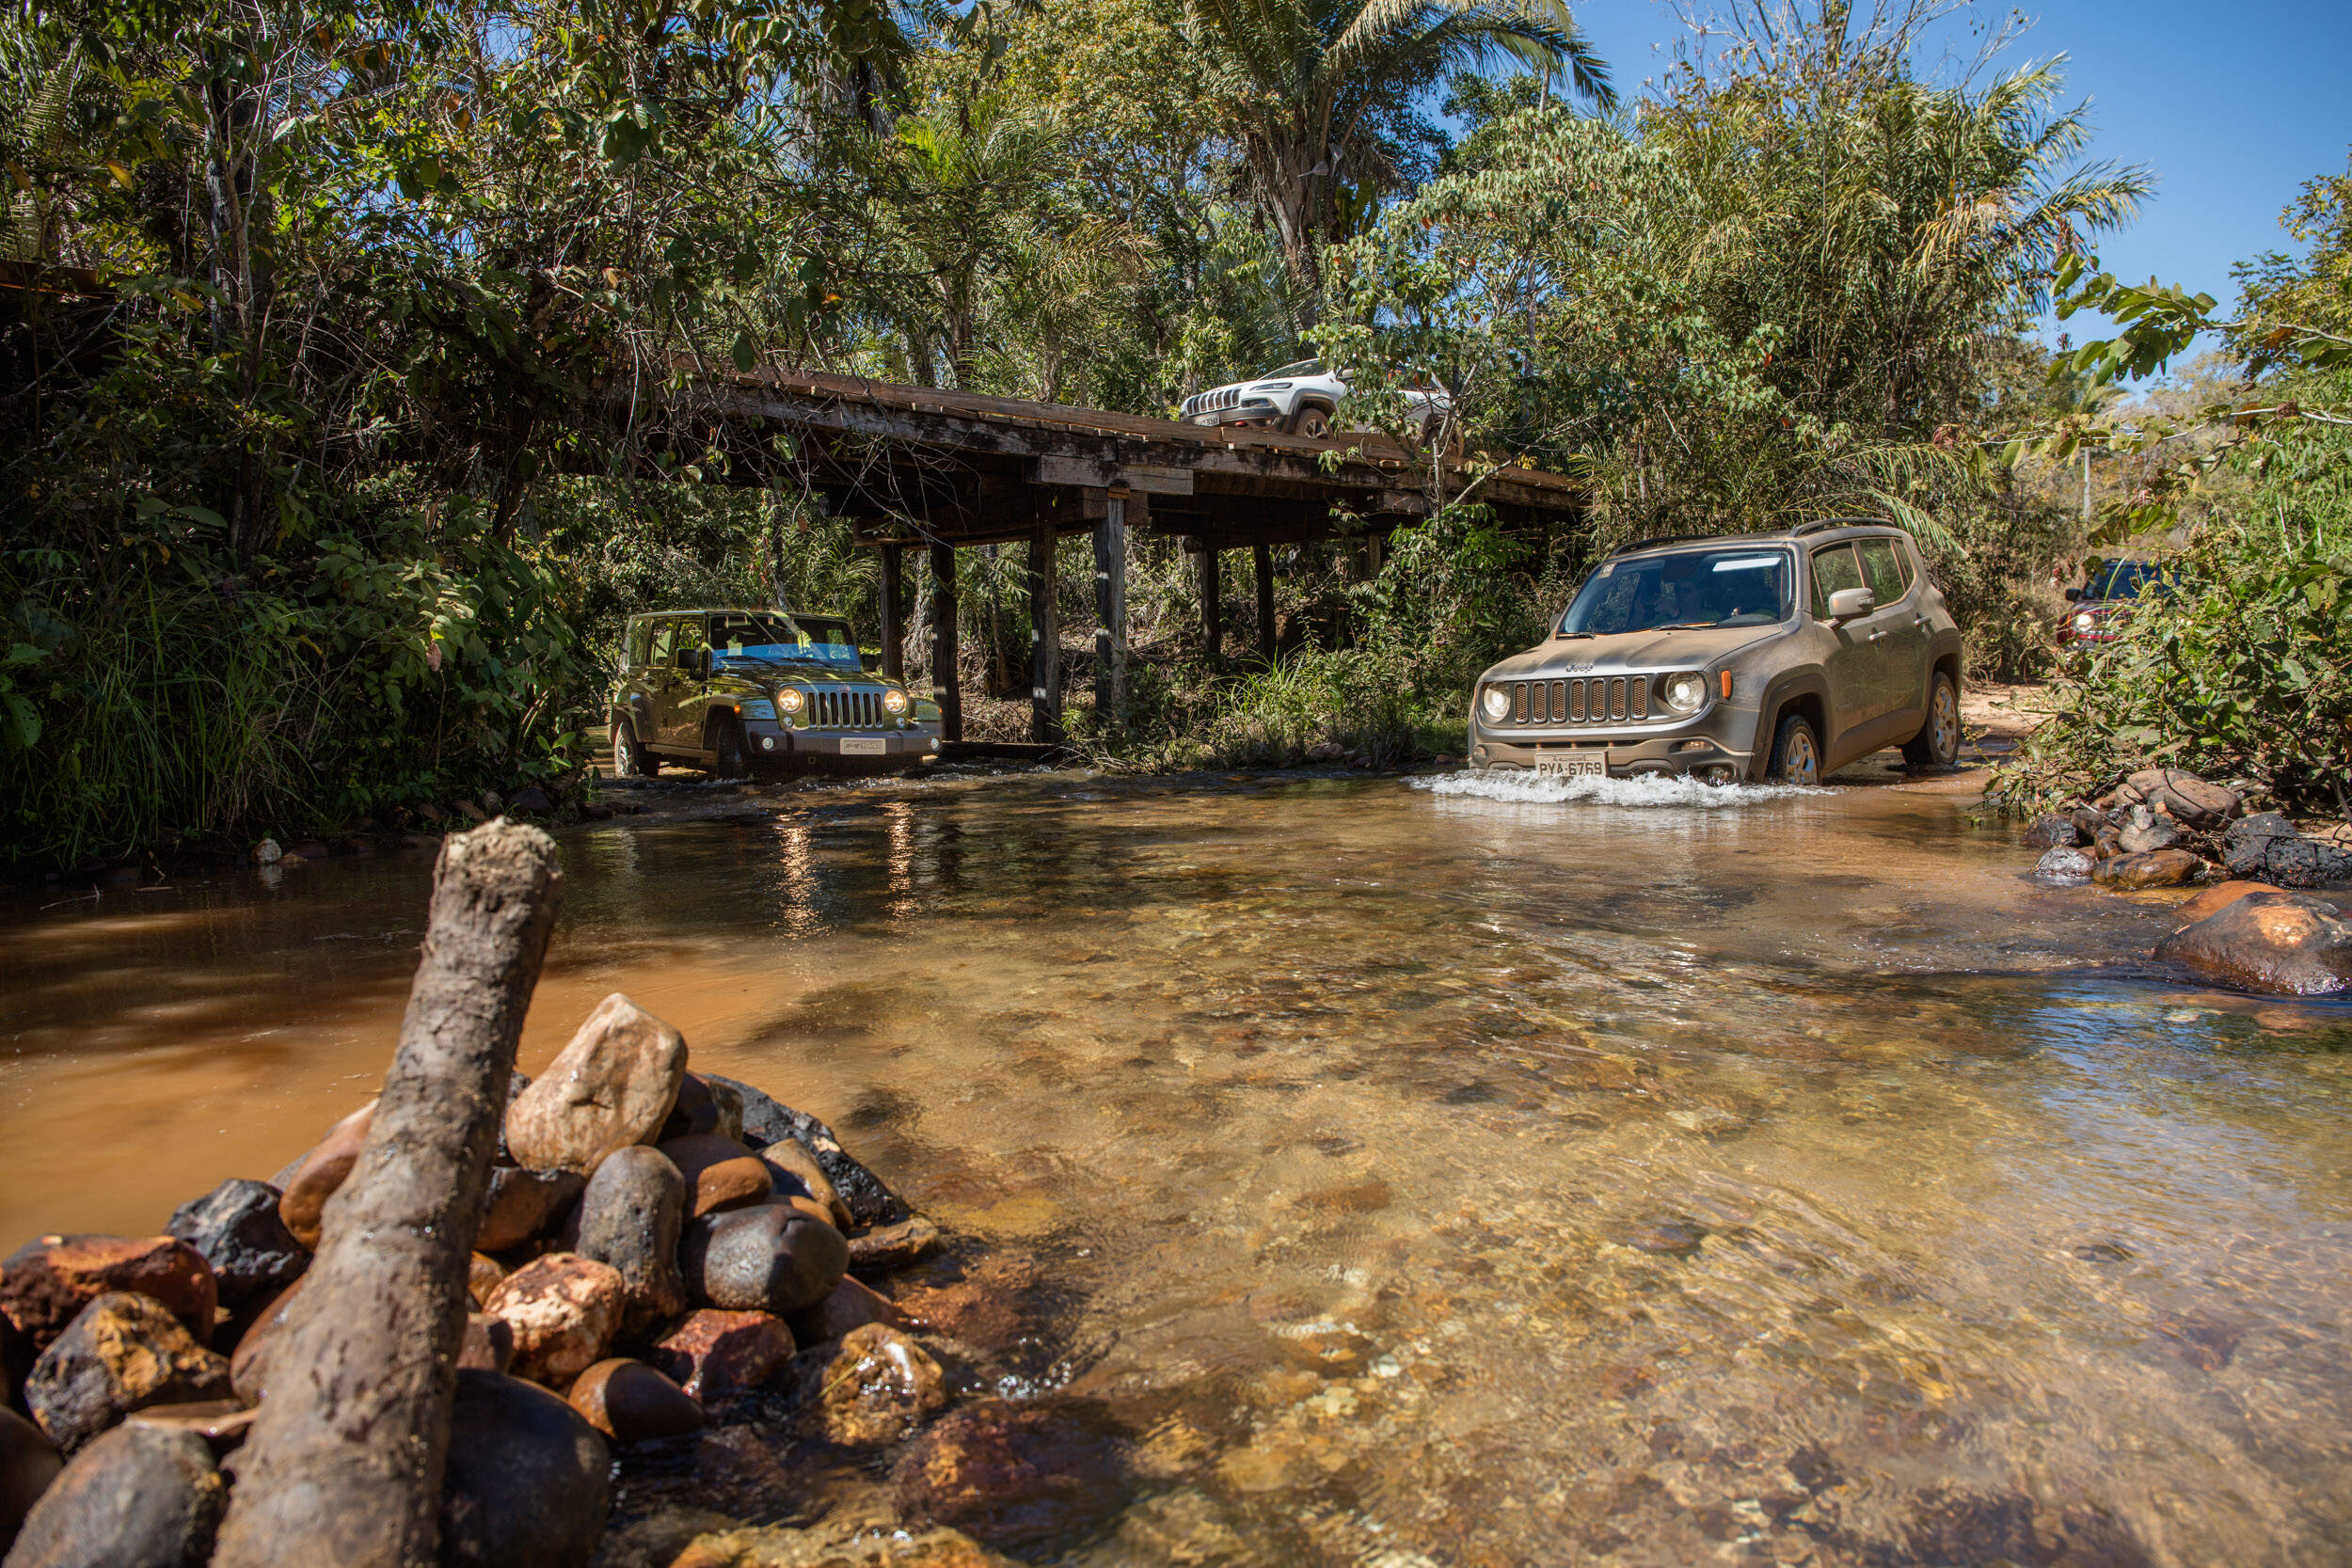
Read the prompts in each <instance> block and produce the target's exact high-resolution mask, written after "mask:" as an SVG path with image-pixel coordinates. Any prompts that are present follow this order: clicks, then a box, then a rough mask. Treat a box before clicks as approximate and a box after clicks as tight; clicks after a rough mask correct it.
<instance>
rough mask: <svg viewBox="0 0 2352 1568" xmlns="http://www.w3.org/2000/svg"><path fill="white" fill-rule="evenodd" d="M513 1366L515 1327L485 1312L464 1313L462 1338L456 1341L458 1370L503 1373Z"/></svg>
mask: <svg viewBox="0 0 2352 1568" xmlns="http://www.w3.org/2000/svg"><path fill="white" fill-rule="evenodd" d="M514 1365H515V1325H514V1324H513V1323H508V1322H507V1321H506V1320H505V1319H504V1318H495V1317H492V1316H491V1315H490V1314H489V1313H487V1312H469V1313H467V1314H466V1337H465V1338H464V1339H462V1340H460V1341H459V1342H458V1346H457V1369H458V1370H460V1371H473V1372H503V1371H507V1370H511V1369H512V1368H513V1367H514Z"/></svg>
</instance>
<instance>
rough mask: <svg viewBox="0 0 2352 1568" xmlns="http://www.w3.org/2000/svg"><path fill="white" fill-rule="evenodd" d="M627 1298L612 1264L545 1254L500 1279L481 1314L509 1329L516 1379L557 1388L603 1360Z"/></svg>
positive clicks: (619, 1276) (617, 1330)
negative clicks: (502, 1321) (511, 1330)
mask: <svg viewBox="0 0 2352 1568" xmlns="http://www.w3.org/2000/svg"><path fill="white" fill-rule="evenodd" d="M626 1294H627V1287H625V1286H624V1285H623V1283H622V1281H621V1275H620V1272H619V1271H618V1270H616V1269H614V1268H613V1267H612V1265H611V1264H609V1263H599V1262H597V1261H596V1259H593V1258H582V1257H580V1255H579V1254H577V1253H570V1252H550V1253H548V1255H547V1256H546V1257H544V1258H539V1259H532V1261H531V1262H528V1263H525V1264H524V1265H523V1266H522V1267H521V1268H519V1269H516V1271H515V1272H514V1273H513V1274H510V1275H507V1276H506V1277H505V1278H504V1279H501V1280H500V1281H499V1282H498V1284H497V1285H496V1286H494V1287H492V1288H491V1291H490V1294H489V1297H488V1299H486V1300H485V1301H484V1302H483V1304H482V1310H483V1311H485V1312H486V1313H488V1314H489V1315H490V1316H491V1317H494V1318H503V1319H505V1320H506V1322H507V1323H511V1324H513V1325H514V1330H515V1360H514V1370H515V1375H516V1376H517V1377H527V1378H530V1379H531V1380H532V1381H533V1382H535V1383H545V1384H547V1385H548V1386H551V1387H561V1386H564V1385H565V1384H567V1383H569V1382H570V1381H571V1380H572V1379H573V1378H576V1377H578V1376H579V1375H580V1373H582V1372H584V1371H586V1370H588V1369H589V1368H590V1367H592V1366H594V1365H596V1363H597V1362H599V1361H601V1360H603V1359H604V1353H605V1352H606V1351H607V1350H608V1349H610V1348H611V1347H612V1337H613V1336H614V1335H615V1334H617V1333H618V1332H620V1327H621V1305H622V1298H623V1297H624V1296H625V1295H626Z"/></svg>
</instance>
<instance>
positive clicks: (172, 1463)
mask: <svg viewBox="0 0 2352 1568" xmlns="http://www.w3.org/2000/svg"><path fill="white" fill-rule="evenodd" d="M228 1496H229V1487H228V1482H227V1480H226V1478H224V1477H223V1476H222V1475H221V1473H220V1469H219V1466H218V1465H216V1464H215V1462H214V1459H213V1450H212V1448H211V1446H210V1445H209V1444H207V1443H206V1442H205V1441H204V1439H203V1438H201V1437H199V1436H197V1435H196V1434H195V1433H190V1432H175V1431H172V1430H170V1429H169V1428H166V1427H157V1426H145V1425H139V1426H125V1427H118V1428H117V1429H115V1430H114V1431H112V1432H109V1433H105V1434H104V1435H103V1436H102V1437H100V1438H98V1439H97V1440H96V1441H95V1442H93V1443H91V1444H90V1446H89V1447H88V1448H87V1449H83V1450H82V1452H81V1453H80V1454H79V1455H77V1456H76V1457H75V1459H74V1461H73V1463H72V1464H71V1465H67V1466H66V1467H65V1471H64V1473H63V1474H61V1475H59V1476H58V1477H57V1479H56V1481H54V1482H52V1483H51V1485H50V1487H49V1490H48V1491H47V1492H45V1493H43V1494H42V1496H41V1499H40V1502H38V1503H36V1504H35V1505H34V1506H33V1510H32V1512H31V1513H28V1514H27V1515H26V1516H25V1519H24V1528H22V1529H21V1530H19V1531H18V1533H17V1538H16V1544H15V1546H14V1547H13V1548H11V1549H10V1551H9V1552H8V1568H200V1565H201V1564H202V1563H203V1561H204V1560H205V1559H206V1558H208V1557H210V1556H211V1555H212V1550H213V1536H214V1534H215V1531H216V1530H217V1529H218V1528H219V1527H220V1515H221V1511H222V1509H223V1508H224V1507H225V1506H226V1505H227V1503H228Z"/></svg>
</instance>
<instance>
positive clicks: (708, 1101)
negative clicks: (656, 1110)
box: [660, 1072, 743, 1143]
mask: <svg viewBox="0 0 2352 1568" xmlns="http://www.w3.org/2000/svg"><path fill="white" fill-rule="evenodd" d="M705 1132H708V1133H715V1134H716V1135H718V1136H719V1137H722V1138H734V1139H736V1140H737V1141H741V1139H742V1136H743V1097H742V1096H741V1095H740V1094H739V1093H737V1092H736V1090H735V1089H734V1088H733V1087H731V1086H729V1085H727V1084H726V1083H725V1082H724V1081H722V1082H720V1083H717V1084H714V1083H712V1082H711V1081H710V1080H709V1079H707V1078H705V1077H704V1076H703V1075H702V1074H700V1073H698V1072H690V1073H688V1074H687V1075H686V1076H685V1077H684V1078H682V1079H680V1080H679V1081H678V1087H677V1102H676V1103H675V1105H673V1106H671V1107H670V1117H669V1119H668V1120H667V1121H664V1122H663V1123H662V1124H661V1136H660V1141H661V1142H662V1143H668V1142H669V1141H670V1140H671V1139H673V1138H690V1137H693V1136H696V1135H698V1134H701V1133H705Z"/></svg>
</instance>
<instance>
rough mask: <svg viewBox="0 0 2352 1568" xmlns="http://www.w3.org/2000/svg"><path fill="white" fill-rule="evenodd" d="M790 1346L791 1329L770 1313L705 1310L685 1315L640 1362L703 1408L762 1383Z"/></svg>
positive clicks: (789, 1354) (788, 1354)
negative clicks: (714, 1401)
mask: <svg viewBox="0 0 2352 1568" xmlns="http://www.w3.org/2000/svg"><path fill="white" fill-rule="evenodd" d="M793 1348H794V1347H793V1343H792V1331H791V1330H790V1329H789V1328H787V1327H786V1326H785V1323H784V1320H783V1319H782V1318H779V1317H776V1316H775V1315H774V1314H772V1313H769V1312H729V1311H724V1310H723V1309H721V1308H718V1307H703V1308H701V1309H699V1310H697V1311H693V1312H690V1313H688V1314H687V1315H686V1317H685V1318H684V1319H683V1320H682V1321H681V1322H680V1323H678V1324H677V1326H676V1327H675V1328H673V1329H672V1330H671V1331H670V1332H669V1333H668V1334H666V1335H664V1336H663V1337H662V1338H661V1340H660V1343H658V1344H656V1345H655V1346H654V1347H653V1349H652V1350H650V1351H648V1352H647V1353H646V1356H645V1359H646V1360H647V1361H648V1362H649V1363H651V1365H652V1366H653V1367H654V1369H655V1370H658V1371H660V1372H661V1373H663V1374H664V1375H665V1376H667V1377H668V1378H669V1379H670V1381H672V1382H673V1383H675V1384H676V1385H677V1386H679V1387H681V1388H683V1389H684V1390H685V1391H686V1392H687V1393H688V1394H689V1395H691V1397H693V1398H694V1399H696V1400H698V1401H700V1402H703V1403H705V1404H707V1403H709V1402H711V1401H713V1400H718V1399H723V1398H724V1397H726V1396H727V1395H729V1394H738V1393H741V1392H742V1391H743V1390H745V1389H747V1388H755V1387H757V1386H759V1385H761V1384H762V1383H765V1382H767V1381H768V1379H769V1378H771V1377H772V1376H774V1375H775V1372H776V1370H777V1369H778V1368H780V1367H782V1366H783V1365H784V1364H785V1363H786V1362H787V1361H789V1360H791V1359H792V1353H793Z"/></svg>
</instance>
